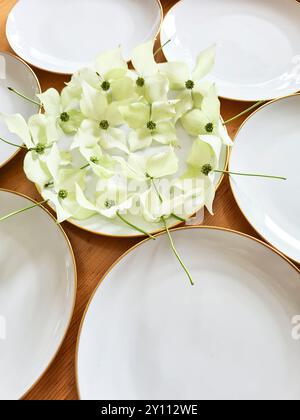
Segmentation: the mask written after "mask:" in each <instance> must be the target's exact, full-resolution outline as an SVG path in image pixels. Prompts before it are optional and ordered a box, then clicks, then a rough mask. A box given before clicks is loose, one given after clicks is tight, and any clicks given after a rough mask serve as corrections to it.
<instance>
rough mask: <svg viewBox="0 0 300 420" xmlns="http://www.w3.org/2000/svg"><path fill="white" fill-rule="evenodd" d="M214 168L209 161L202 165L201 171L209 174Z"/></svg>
mask: <svg viewBox="0 0 300 420" xmlns="http://www.w3.org/2000/svg"><path fill="white" fill-rule="evenodd" d="M212 170H213V168H212V166H211V165H210V164H209V163H207V164H206V165H203V166H202V168H201V173H202V174H203V175H206V176H208V175H209V174H210V173H211V171H212Z"/></svg>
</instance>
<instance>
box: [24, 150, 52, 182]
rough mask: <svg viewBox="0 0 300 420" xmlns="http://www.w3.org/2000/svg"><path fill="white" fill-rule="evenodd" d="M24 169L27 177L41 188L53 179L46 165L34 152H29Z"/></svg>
mask: <svg viewBox="0 0 300 420" xmlns="http://www.w3.org/2000/svg"><path fill="white" fill-rule="evenodd" d="M23 169H24V172H25V174H26V177H27V178H28V179H29V180H30V181H31V182H34V183H35V184H37V185H38V186H39V188H40V189H43V188H44V185H45V184H46V183H47V182H49V181H51V179H52V175H51V174H50V172H49V170H48V169H47V167H46V165H45V164H44V163H43V162H42V161H41V160H40V159H39V158H38V157H37V156H36V153H34V152H28V153H27V154H26V156H25V159H24V164H23Z"/></svg>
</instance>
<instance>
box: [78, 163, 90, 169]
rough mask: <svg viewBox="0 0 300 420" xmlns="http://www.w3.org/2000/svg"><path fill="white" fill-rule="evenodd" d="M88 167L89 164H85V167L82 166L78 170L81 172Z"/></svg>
mask: <svg viewBox="0 0 300 420" xmlns="http://www.w3.org/2000/svg"><path fill="white" fill-rule="evenodd" d="M89 166H90V164H89V163H88V164H86V165H84V166H82V167H81V168H80V169H81V170H83V169H86V168H88V167H89Z"/></svg>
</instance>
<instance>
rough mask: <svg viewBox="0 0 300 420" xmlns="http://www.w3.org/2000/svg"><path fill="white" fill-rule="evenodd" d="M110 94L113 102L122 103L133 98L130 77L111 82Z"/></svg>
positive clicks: (133, 92) (133, 90)
mask: <svg viewBox="0 0 300 420" xmlns="http://www.w3.org/2000/svg"><path fill="white" fill-rule="evenodd" d="M111 92H112V96H113V98H114V100H115V101H118V102H119V101H124V100H127V99H129V98H134V97H136V96H137V95H136V94H135V83H134V81H133V80H132V79H131V78H130V77H122V78H121V79H117V80H114V81H112V82H111Z"/></svg>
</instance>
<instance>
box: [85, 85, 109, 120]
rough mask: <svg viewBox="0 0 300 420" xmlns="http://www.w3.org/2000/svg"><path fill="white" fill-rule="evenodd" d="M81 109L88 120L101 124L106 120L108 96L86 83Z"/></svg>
mask: <svg viewBox="0 0 300 420" xmlns="http://www.w3.org/2000/svg"><path fill="white" fill-rule="evenodd" d="M80 109H81V112H82V113H83V115H84V116H85V117H86V118H90V119H91V120H96V121H99V122H100V121H102V120H103V119H105V113H106V109H107V99H106V96H105V95H104V94H103V93H102V92H99V91H98V90H96V89H94V88H93V87H91V86H90V85H88V84H87V83H86V82H84V83H83V84H82V98H81V101H80Z"/></svg>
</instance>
